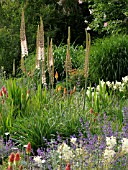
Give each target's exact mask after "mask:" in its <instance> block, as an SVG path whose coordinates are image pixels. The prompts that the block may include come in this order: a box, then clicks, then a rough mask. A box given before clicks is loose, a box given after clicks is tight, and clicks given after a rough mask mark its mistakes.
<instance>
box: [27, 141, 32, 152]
mask: <svg viewBox="0 0 128 170" xmlns="http://www.w3.org/2000/svg"><path fill="white" fill-rule="evenodd" d="M30 152H31V143H30V142H29V143H28V145H27V147H26V154H30Z"/></svg>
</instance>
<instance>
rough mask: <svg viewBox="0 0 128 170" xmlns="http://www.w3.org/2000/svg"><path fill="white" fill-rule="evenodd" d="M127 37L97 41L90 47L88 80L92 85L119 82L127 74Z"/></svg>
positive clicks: (121, 36) (115, 36)
mask: <svg viewBox="0 0 128 170" xmlns="http://www.w3.org/2000/svg"><path fill="white" fill-rule="evenodd" d="M127 66H128V36H127V35H114V36H111V37H110V38H105V39H103V40H102V39H98V40H97V41H96V42H95V43H94V45H92V47H91V52H90V66H89V78H90V81H91V82H92V83H98V81H99V78H100V79H101V80H102V79H103V80H104V81H116V80H119V81H120V80H121V78H122V77H124V76H126V75H127V73H128V67H127Z"/></svg>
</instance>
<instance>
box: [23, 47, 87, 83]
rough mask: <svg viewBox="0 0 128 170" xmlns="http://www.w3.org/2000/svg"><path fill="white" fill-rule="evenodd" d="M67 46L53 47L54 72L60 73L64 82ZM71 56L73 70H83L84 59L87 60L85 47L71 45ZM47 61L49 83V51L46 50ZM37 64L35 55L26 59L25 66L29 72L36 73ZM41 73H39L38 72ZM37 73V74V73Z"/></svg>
mask: <svg viewBox="0 0 128 170" xmlns="http://www.w3.org/2000/svg"><path fill="white" fill-rule="evenodd" d="M66 50H67V46H66V45H64V46H63V45H60V46H53V54H54V70H55V72H56V71H57V72H58V75H59V81H62V80H64V79H65V71H64V65H65V60H66ZM70 56H71V61H72V68H73V69H74V68H75V69H77V68H79V69H83V65H84V62H83V61H84V58H85V50H84V48H83V46H76V47H74V46H73V45H71V47H70ZM45 59H46V65H45V67H46V68H45V69H46V77H47V82H48V74H47V49H45ZM35 63H36V56H35V54H34V53H31V54H29V56H28V57H27V58H26V59H25V65H26V70H27V72H29V71H30V70H31V71H34V69H35ZM37 72H39V71H37ZM35 73H36V72H35ZM71 84H73V85H75V84H76V81H75V84H74V81H73V82H71Z"/></svg>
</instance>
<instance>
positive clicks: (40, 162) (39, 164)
mask: <svg viewBox="0 0 128 170" xmlns="http://www.w3.org/2000/svg"><path fill="white" fill-rule="evenodd" d="M33 160H34V161H35V163H36V164H37V165H38V166H39V167H42V164H44V163H45V162H46V160H44V159H43V160H42V159H41V156H35V157H34V158H33Z"/></svg>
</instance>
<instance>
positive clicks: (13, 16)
mask: <svg viewBox="0 0 128 170" xmlns="http://www.w3.org/2000/svg"><path fill="white" fill-rule="evenodd" d="M111 3H112V4H111ZM111 5H112V6H111ZM111 7H112V9H113V10H111ZM22 8H24V10H25V25H26V37H27V42H28V50H29V54H30V53H34V52H35V47H36V31H37V26H38V24H39V21H40V16H42V18H43V22H44V31H45V46H46V44H47V43H46V41H47V37H50V38H53V44H55V45H57V46H58V45H60V44H62V43H63V44H66V43H67V32H68V31H67V29H68V26H70V27H71V44H75V45H84V46H85V28H87V26H90V27H91V29H92V30H91V31H90V33H91V38H92V40H94V39H95V38H97V37H101V38H102V37H104V36H106V35H108V34H109V35H110V34H113V30H117V33H119V32H124V33H126V28H127V12H126V2H125V1H124V0H122V1H121V2H120V1H117V0H113V2H111V1H110V0H106V1H99V0H83V3H82V4H79V3H78V0H60V1H59V0H31V1H30V0H1V1H0V16H1V17H0V67H1V66H4V70H5V71H6V72H7V73H9V74H11V73H12V63H13V59H15V60H16V67H17V68H18V67H19V64H20V58H21V50H20V21H21V12H22ZM89 9H92V10H93V13H92V14H91V13H90V11H89ZM119 9H120V10H119ZM104 13H106V15H107V18H106V21H105V20H104V18H103V15H104ZM85 20H87V21H88V23H85V22H84V21H85ZM104 22H109V25H108V27H106V28H104V26H103V24H104ZM97 25H99V26H98V27H97ZM115 28H116V29H115Z"/></svg>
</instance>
